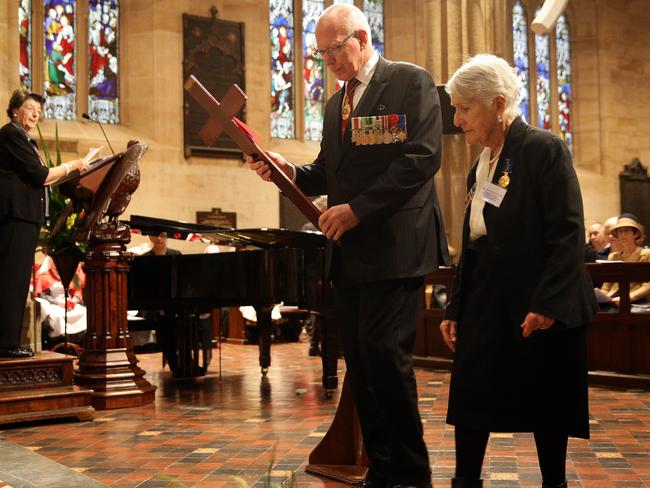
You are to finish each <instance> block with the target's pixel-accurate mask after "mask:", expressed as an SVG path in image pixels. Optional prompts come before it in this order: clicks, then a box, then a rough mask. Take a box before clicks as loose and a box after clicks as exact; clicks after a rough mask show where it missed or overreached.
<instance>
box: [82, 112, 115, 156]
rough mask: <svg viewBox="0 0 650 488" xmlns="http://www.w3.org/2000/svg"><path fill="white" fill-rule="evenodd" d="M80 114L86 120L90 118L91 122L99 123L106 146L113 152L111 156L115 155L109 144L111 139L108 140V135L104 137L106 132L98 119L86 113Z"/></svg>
mask: <svg viewBox="0 0 650 488" xmlns="http://www.w3.org/2000/svg"><path fill="white" fill-rule="evenodd" d="M81 116H82V117H83V118H84V119H86V120H90V121H92V122H97V124H98V125H99V128H100V129H101V130H102V134H104V139H106V142H108V147H109V148H110V150H111V152H112V153H113V156H115V151H113V146H111V141H109V140H108V137H106V132H104V127H103V126H102V124H101V123H100V122H99V120H97V119H93V118H92V117H91V116H90V115H88V114H86V113H83V114H81Z"/></svg>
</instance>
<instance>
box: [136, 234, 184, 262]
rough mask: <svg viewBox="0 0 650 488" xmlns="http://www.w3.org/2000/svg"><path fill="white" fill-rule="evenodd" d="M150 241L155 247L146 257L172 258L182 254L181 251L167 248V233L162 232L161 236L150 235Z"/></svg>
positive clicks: (146, 253)
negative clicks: (174, 255)
mask: <svg viewBox="0 0 650 488" xmlns="http://www.w3.org/2000/svg"><path fill="white" fill-rule="evenodd" d="M149 240H150V241H151V244H152V245H153V247H152V248H151V249H150V250H149V251H147V252H145V253H144V256H151V255H152V254H153V255H156V256H171V255H173V254H181V252H180V251H177V250H176V249H170V248H168V247H167V232H161V233H160V234H159V235H157V236H154V235H150V236H149Z"/></svg>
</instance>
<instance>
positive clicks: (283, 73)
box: [269, 0, 296, 139]
mask: <svg viewBox="0 0 650 488" xmlns="http://www.w3.org/2000/svg"><path fill="white" fill-rule="evenodd" d="M269 12H270V15H269V17H270V18H269V24H270V38H271V137H276V138H280V139H293V138H295V137H296V130H295V114H294V98H293V97H294V89H293V87H294V50H293V5H292V0H270V1H269Z"/></svg>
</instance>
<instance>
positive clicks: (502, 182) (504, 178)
mask: <svg viewBox="0 0 650 488" xmlns="http://www.w3.org/2000/svg"><path fill="white" fill-rule="evenodd" d="M510 166H511V165H510V159H506V167H505V168H503V174H502V175H501V176H500V177H499V186H500V187H501V188H507V187H508V185H509V184H510V176H508V174H509V173H512V169H511V167H510Z"/></svg>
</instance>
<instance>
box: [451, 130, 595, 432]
mask: <svg viewBox="0 0 650 488" xmlns="http://www.w3.org/2000/svg"><path fill="white" fill-rule="evenodd" d="M507 160H509V162H510V166H511V171H512V173H511V174H510V183H509V185H508V187H507V192H506V195H505V197H504V199H503V201H502V203H501V205H500V207H499V208H497V207H495V206H493V205H491V204H489V203H486V204H485V208H484V211H483V216H484V218H485V225H486V229H487V236H486V237H485V238H482V239H479V241H477V242H476V243H473V244H472V245H471V246H469V248H468V239H469V210H468V211H467V212H466V215H465V223H464V227H463V252H462V255H461V259H460V263H459V267H458V271H457V273H456V278H455V281H454V288H453V294H452V299H451V303H450V304H449V306H448V308H447V310H446V312H445V317H446V318H448V319H452V320H456V321H457V322H458V329H457V342H456V352H455V354H454V365H453V368H452V378H451V385H450V393H449V408H448V413H447V421H448V422H449V423H451V424H454V425H462V426H464V427H469V428H475V429H483V430H489V431H536V430H545V429H554V430H563V431H566V432H567V433H568V434H569V435H573V436H578V437H588V436H589V425H588V402H587V364H586V363H587V357H586V327H585V325H586V324H588V323H589V322H590V320H591V318H592V316H593V314H594V313H595V312H596V311H597V304H596V299H595V296H594V291H593V285H592V283H591V280H590V278H589V276H588V273H587V270H586V268H585V266H584V249H585V247H584V246H585V244H584V235H585V232H584V218H583V210H582V197H581V195H580V188H579V185H578V179H577V177H576V174H575V171H574V169H573V166H572V162H571V155H570V154H569V152H568V149H567V147H566V145H565V144H564V143H563V142H562V141H561V140H560V139H559V138H558V137H556V136H555V135H553V134H552V133H550V132H547V131H544V130H541V129H537V128H533V127H530V126H528V125H527V124H526V123H525V122H523V121H522V120H521V119H519V118H517V119H515V121H514V122H513V123H512V125H511V126H510V129H509V131H508V134H507V137H506V140H505V144H504V147H503V150H502V152H501V156H500V159H499V162H498V166H497V169H496V171H495V173H494V179H493V182H494V183H497V181H498V179H499V177H500V176H501V175H502V174H503V170H504V169H505V168H506V165H507ZM476 167H477V164H474V166H473V168H472V170H471V171H470V174H469V177H468V180H467V187H468V191H469V189H470V188H472V186H473V185H474V182H475V178H476ZM477 194H478V192H477ZM474 198H477V196H475V197H474ZM470 208H471V207H470ZM528 312H536V313H540V314H543V315H546V316H549V317H552V318H554V319H556V323H555V324H554V325H553V326H552V327H551V328H550V329H548V330H540V331H535V332H533V334H532V335H531V336H530V337H528V338H524V337H523V336H522V329H521V327H520V325H521V323H522V322H523V321H524V318H525V317H526V314H527V313H528Z"/></svg>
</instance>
